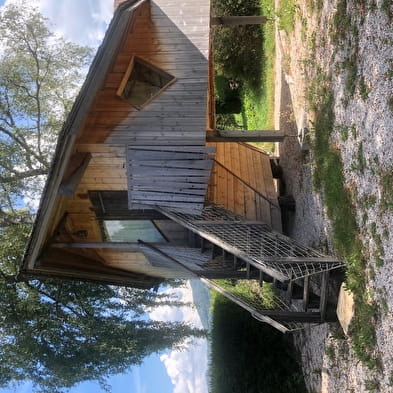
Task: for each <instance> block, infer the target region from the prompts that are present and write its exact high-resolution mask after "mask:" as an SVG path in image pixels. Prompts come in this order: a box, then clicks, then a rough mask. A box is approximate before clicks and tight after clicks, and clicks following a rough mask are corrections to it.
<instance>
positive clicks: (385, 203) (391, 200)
mask: <svg viewBox="0 0 393 393" xmlns="http://www.w3.org/2000/svg"><path fill="white" fill-rule="evenodd" d="M379 186H380V187H381V203H380V206H381V209H382V210H383V211H387V210H390V211H391V210H393V195H392V189H393V176H392V172H391V169H388V170H386V171H382V172H381V174H380V176H379Z"/></svg>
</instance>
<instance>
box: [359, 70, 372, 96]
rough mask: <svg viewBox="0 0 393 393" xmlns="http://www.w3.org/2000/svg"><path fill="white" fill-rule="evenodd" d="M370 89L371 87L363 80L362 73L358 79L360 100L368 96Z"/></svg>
mask: <svg viewBox="0 0 393 393" xmlns="http://www.w3.org/2000/svg"><path fill="white" fill-rule="evenodd" d="M370 91H371V87H369V86H367V84H366V82H365V80H364V76H363V75H362V76H361V78H360V80H359V94H360V97H361V98H362V100H366V99H367V98H368V95H369V94H370Z"/></svg>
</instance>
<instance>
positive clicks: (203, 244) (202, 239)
mask: <svg viewBox="0 0 393 393" xmlns="http://www.w3.org/2000/svg"><path fill="white" fill-rule="evenodd" d="M205 250H206V245H205V239H204V238H203V237H201V253H202V254H203V253H204V252H205Z"/></svg>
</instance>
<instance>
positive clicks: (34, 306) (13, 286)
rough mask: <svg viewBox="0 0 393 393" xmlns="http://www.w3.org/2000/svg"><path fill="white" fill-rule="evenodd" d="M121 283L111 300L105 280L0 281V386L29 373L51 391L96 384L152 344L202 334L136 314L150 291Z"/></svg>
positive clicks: (37, 384) (157, 346)
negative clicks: (121, 288) (0, 314)
mask: <svg viewBox="0 0 393 393" xmlns="http://www.w3.org/2000/svg"><path fill="white" fill-rule="evenodd" d="M123 291H126V296H122V297H121V299H122V301H119V299H120V294H119V292H118V289H117V288H113V287H110V286H103V285H97V284H88V283H85V282H75V281H64V282H62V281H56V280H44V281H41V282H38V281H31V282H29V283H17V282H7V281H4V280H2V281H0V294H1V299H0V307H1V309H2V325H1V331H0V334H1V336H2V337H3V339H2V341H1V345H0V359H1V363H0V387H7V386H10V385H11V384H14V383H18V382H23V381H25V380H30V381H32V382H33V384H34V385H35V387H36V389H38V391H40V392H48V393H49V392H51V393H55V392H61V391H63V390H64V388H69V387H71V386H73V385H75V384H77V383H79V382H82V381H86V380H92V379H95V380H97V381H99V382H100V383H101V384H103V385H104V384H105V380H106V377H108V376H109V375H111V374H116V373H120V372H124V371H125V370H126V369H127V368H128V367H130V366H131V365H132V364H139V363H140V362H141V361H142V359H143V358H144V357H145V356H147V355H150V354H151V353H152V352H157V351H161V350H164V349H165V348H167V347H170V346H172V347H179V346H180V345H181V343H182V342H183V340H184V338H185V337H188V336H191V335H197V336H201V335H202V334H203V332H201V331H199V330H196V329H193V328H190V327H189V326H187V325H185V324H181V323H168V322H156V321H145V320H142V319H140V318H138V315H139V314H140V313H141V309H142V308H143V306H144V302H145V301H146V302H147V303H148V304H149V305H150V304H151V302H152V300H153V299H154V294H152V293H149V292H146V291H142V290H137V289H123ZM135 306H136V310H137V311H136V312H132V311H131V310H132V309H133V307H134V308H135ZM138 308H139V310H138Z"/></svg>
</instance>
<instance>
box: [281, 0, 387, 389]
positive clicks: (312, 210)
mask: <svg viewBox="0 0 393 393" xmlns="http://www.w3.org/2000/svg"><path fill="white" fill-rule="evenodd" d="M359 3H360V2H358V4H359ZM297 4H298V10H297V14H298V15H297V19H296V25H295V29H294V31H293V32H292V33H291V34H289V35H288V34H286V33H285V32H283V31H280V32H277V39H278V43H279V44H278V55H277V66H278V67H279V66H281V70H280V69H279V68H278V76H279V75H281V76H282V78H278V84H277V86H276V87H277V89H278V91H279V92H280V93H281V94H279V95H277V97H276V108H277V111H276V119H275V121H276V127H280V128H281V129H283V130H285V131H286V133H287V134H288V135H293V136H295V135H296V134H297V132H298V129H300V128H301V127H303V126H304V125H310V123H309V118H310V116H311V114H310V111H309V108H308V104H307V100H306V99H305V96H306V89H307V82H308V81H309V80H310V78H312V77H313V76H315V70H316V68H317V66H318V67H320V71H323V72H328V73H330V74H331V75H332V78H333V79H332V84H333V86H334V95H335V107H334V111H335V119H336V128H335V130H334V131H333V133H332V137H331V142H332V144H334V145H335V147H336V148H337V149H338V150H339V151H340V152H341V156H342V159H343V163H344V174H345V180H346V185H347V187H348V188H349V189H350V190H351V192H352V195H353V196H354V205H355V207H356V211H357V222H358V225H359V228H360V229H359V235H360V238H361V240H362V242H363V246H364V252H365V254H366V257H367V259H368V267H367V271H366V272H365V274H367V277H368V287H369V292H370V296H371V297H372V298H373V299H374V300H375V302H376V304H377V310H376V311H377V315H378V317H377V318H376V320H375V327H376V332H377V346H376V353H377V356H378V358H379V364H378V367H377V370H374V371H370V370H369V369H367V367H365V366H363V365H362V364H361V363H360V362H359V361H358V360H357V359H356V358H355V356H354V354H353V352H352V350H351V344H350V339H348V338H344V337H343V335H342V332H341V331H340V328H339V326H338V325H337V324H324V325H321V326H318V327H314V328H309V329H306V330H305V331H303V332H301V333H299V334H296V335H295V336H294V338H295V343H296V345H297V346H298V348H299V350H300V353H301V360H302V364H303V370H304V373H305V376H306V382H307V386H308V389H309V392H313V393H314V392H329V393H336V392H337V393H339V392H340V393H341V392H353V393H355V392H356V393H358V392H393V196H392V195H393V192H392V191H393V25H392V22H391V21H390V20H389V18H388V15H387V10H386V8H385V10H384V9H383V6H384V5H386V4H390V3H389V2H387V3H386V2H383V1H381V2H378V1H377V2H374V3H373V4H370V5H366V6H364V7H360V8H359V7H358V8H356V7H355V5H354V4H351V3H350V1H348V8H347V9H348V10H351V9H352V10H353V20H355V25H356V27H357V31H356V34H357V35H358V37H359V40H358V47H357V49H356V62H355V64H356V69H357V70H356V88H355V91H354V94H353V96H351V97H348V92H347V91H346V81H347V79H348V73H347V72H348V70H346V69H345V67H343V62H344V60H345V59H346V58H348V56H349V55H350V54H351V48H350V46H348V45H347V44H344V45H340V46H339V47H338V46H337V45H333V44H332V42H331V26H332V23H333V22H332V20H333V16H334V14H335V12H336V10H337V1H329V2H323V8H322V10H321V12H317V11H315V10H313V11H311V10H310V8H309V7H307V4H309V2H306V1H304V0H301V1H300V2H299V1H298V2H297ZM351 7H352V8H351ZM388 7H389V5H388ZM390 8H392V6H390ZM391 11H392V12H393V9H391ZM305 25H306V27H305ZM346 42H350V39H349V40H347V41H346ZM279 153H280V163H281V165H282V167H283V169H284V182H285V188H286V189H285V192H286V193H287V194H292V195H293V196H294V197H295V200H296V207H297V209H296V212H295V213H292V216H287V218H288V225H287V228H286V229H287V231H288V232H289V234H290V235H291V236H292V237H294V238H296V239H297V240H300V241H302V242H304V243H306V244H308V245H312V246H314V247H318V248H321V249H323V250H325V251H326V250H328V252H329V253H334V250H333V249H332V247H331V245H330V239H331V227H330V223H329V220H328V219H327V217H326V214H325V212H324V209H323V201H322V197H321V195H319V194H318V193H316V192H315V191H314V190H313V187H312V179H311V169H312V168H311V163H310V162H311V159H310V155H309V154H307V153H305V152H303V151H301V149H300V146H299V143H298V142H297V139H296V138H295V137H290V138H287V139H286V140H285V142H284V143H282V144H281V146H280V148H279Z"/></svg>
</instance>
